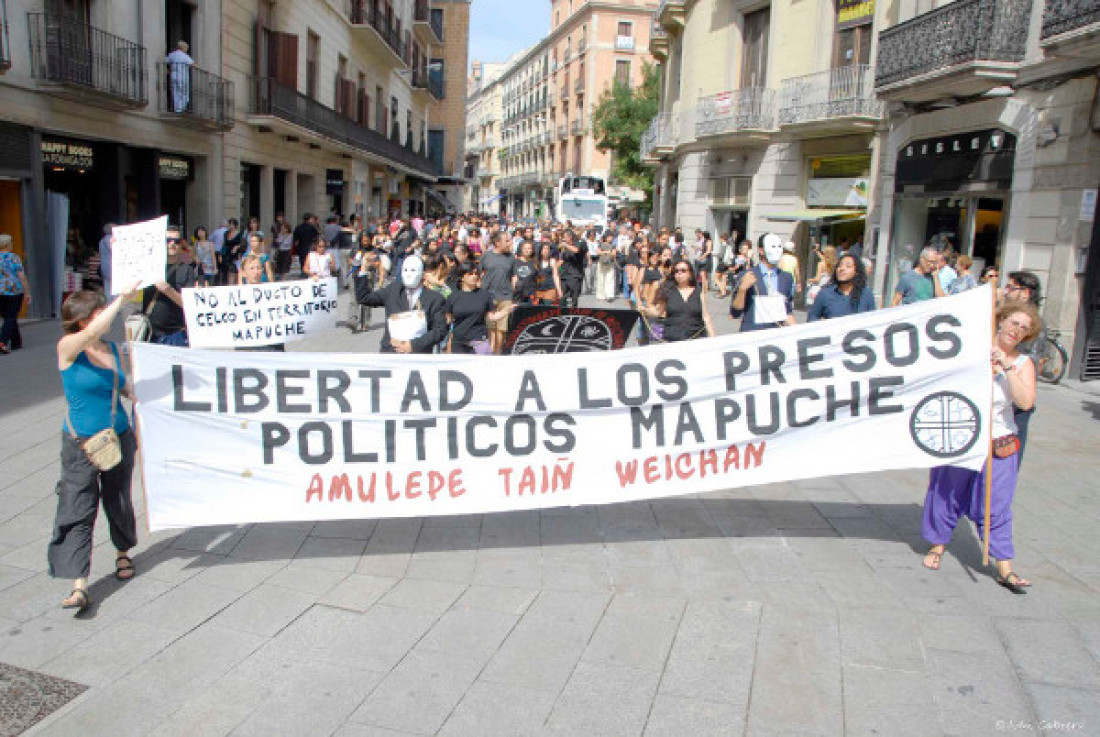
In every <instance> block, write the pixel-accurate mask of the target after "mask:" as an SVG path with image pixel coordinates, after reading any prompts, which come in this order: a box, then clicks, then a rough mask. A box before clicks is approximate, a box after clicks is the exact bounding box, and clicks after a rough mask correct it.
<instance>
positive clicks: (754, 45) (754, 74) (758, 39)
mask: <svg viewBox="0 0 1100 737" xmlns="http://www.w3.org/2000/svg"><path fill="white" fill-rule="evenodd" d="M770 29H771V8H764V9H762V10H757V11H756V12H755V13H746V14H745V21H744V26H743V30H742V34H741V39H742V55H741V89H745V88H747V87H767V86H768V32H769V31H770Z"/></svg>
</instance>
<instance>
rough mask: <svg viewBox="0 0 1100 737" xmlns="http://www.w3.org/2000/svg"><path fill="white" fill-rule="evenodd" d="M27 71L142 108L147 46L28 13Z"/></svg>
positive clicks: (66, 20) (79, 24)
mask: <svg viewBox="0 0 1100 737" xmlns="http://www.w3.org/2000/svg"><path fill="white" fill-rule="evenodd" d="M27 21H28V24H29V26H30V28H29V30H30V56H31V75H32V76H33V77H35V78H36V79H41V80H46V81H49V82H57V83H60V84H64V85H68V86H71V87H80V88H84V89H87V90H89V91H94V92H95V93H98V94H102V95H107V96H109V97H111V98H113V99H115V100H118V101H122V102H124V103H128V104H130V105H133V106H134V107H140V106H142V105H145V104H146V103H148V102H149V99H148V97H147V96H146V92H145V47H144V46H142V45H140V44H136V43H134V42H133V41H129V40H127V39H125V38H121V37H119V36H115V35H114V34H111V33H107V32H106V31H101V30H99V29H98V28H94V27H92V26H89V25H88V24H87V23H82V22H80V21H77V20H74V19H71V18H68V17H65V16H62V15H60V14H57V13H27Z"/></svg>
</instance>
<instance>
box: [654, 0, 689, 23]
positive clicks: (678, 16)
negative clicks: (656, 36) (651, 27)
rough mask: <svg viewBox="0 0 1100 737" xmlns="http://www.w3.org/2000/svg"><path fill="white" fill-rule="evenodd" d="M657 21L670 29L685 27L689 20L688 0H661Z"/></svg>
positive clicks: (658, 6)
mask: <svg viewBox="0 0 1100 737" xmlns="http://www.w3.org/2000/svg"><path fill="white" fill-rule="evenodd" d="M657 22H658V23H660V24H661V25H662V26H664V27H665V28H667V29H669V30H676V29H678V28H683V27H684V24H685V23H686V22H687V0H661V2H660V4H659V5H657Z"/></svg>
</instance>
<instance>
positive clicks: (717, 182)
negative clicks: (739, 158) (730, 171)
mask: <svg viewBox="0 0 1100 737" xmlns="http://www.w3.org/2000/svg"><path fill="white" fill-rule="evenodd" d="M751 191H752V177H718V178H716V179H711V180H710V200H711V204H712V205H727V206H730V205H732V206H738V207H740V206H744V207H748V205H749V195H750V192H751Z"/></svg>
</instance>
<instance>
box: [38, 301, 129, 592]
mask: <svg viewBox="0 0 1100 737" xmlns="http://www.w3.org/2000/svg"><path fill="white" fill-rule="evenodd" d="M139 286H141V284H140V283H137V284H134V285H133V286H132V287H130V288H129V289H128V290H127V291H126V293H125V294H122V295H121V296H119V297H116V298H115V299H114V300H113V301H112V302H111V303H110V304H107V303H106V300H105V299H104V297H103V294H102V292H98V291H81V292H76V293H74V294H72V295H70V296H69V298H68V299H66V300H65V303H64V304H63V305H62V306H61V320H62V325H63V326H64V330H65V334H64V335H63V336H62V338H61V340H59V341H58V342H57V368H58V370H59V371H60V372H61V383H62V387H63V389H64V392H65V400H66V403H67V405H68V410H67V412H66V416H65V422H64V429H63V430H62V434H61V479H60V480H59V481H58V482H57V512H56V514H55V516H54V526H53V534H52V536H51V538H50V543H49V547H48V549H47V558H48V560H49V570H50V575H51V576H53V577H55V578H58V577H63V578H71V579H73V588H72V591H71V592H70V594H69V596H67V597H66V598H65V599H64V600H63V601H62V602H61V606H62V608H64V609H83V608H84V607H86V606H88V604H89V603H90V599H89V598H88V576H89V574H90V573H91V565H92V531H93V529H94V527H95V520H96V516H97V512H98V508H99V504H100V501H101V500H102V503H103V511H104V512H105V513H106V515H107V521H108V523H109V525H110V530H111V542H112V543H113V544H114V546H115V549H116V551H117V552H116V554H115V576H116V577H117V578H118V579H120V580H123V581H125V580H128V579H130V578H133V576H134V563H133V561H132V560H131V559H130V556H129V555H128V551H129V550H130V548H132V547H134V545H136V544H137V522H136V520H135V518H134V505H133V501H132V499H131V498H130V486H131V483H132V478H133V468H134V454H135V452H136V450H137V441H136V439H135V437H134V433H133V430H132V429H131V427H130V419H129V417H128V416H127V414H126V410H125V408H123V406H122V402H121V399H120V395H121V394H126V395H130V387H129V386H128V382H127V376H126V374H127V372H126V371H125V369H124V368H123V362H122V357H121V353H120V351H119V349H118V346H116V345H114V344H112V343H105V342H104V341H103V340H102V337H103V335H104V334H105V333H106V332H107V331H108V330H109V329H110V327H111V324H112V323H113V322H114V320H115V317H117V316H118V312H119V308H120V307H121V306H122V305H123V304H125V303H127V302H129V301H130V299H132V298H133V296H134V295H135V294H137V290H138V287H139ZM108 430H113V431H114V433H115V435H116V436H117V440H116V441H115V442H117V444H118V447H119V452H120V456H116V460H115V465H114V466H112V467H110V468H106V469H104V468H102V467H101V465H97V463H96V460H95V459H94V458H92V457H91V455H90V453H91V452H90V451H89V450H88V447H89V446H88V441H89V440H92V439H95V438H98V437H100V436H101V435H102V434H105V433H106V434H109V433H107V431H108Z"/></svg>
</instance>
